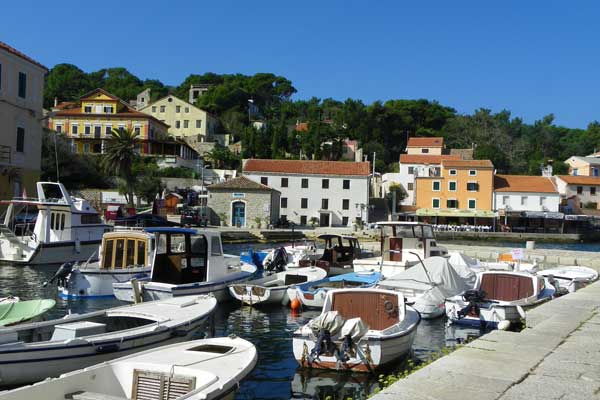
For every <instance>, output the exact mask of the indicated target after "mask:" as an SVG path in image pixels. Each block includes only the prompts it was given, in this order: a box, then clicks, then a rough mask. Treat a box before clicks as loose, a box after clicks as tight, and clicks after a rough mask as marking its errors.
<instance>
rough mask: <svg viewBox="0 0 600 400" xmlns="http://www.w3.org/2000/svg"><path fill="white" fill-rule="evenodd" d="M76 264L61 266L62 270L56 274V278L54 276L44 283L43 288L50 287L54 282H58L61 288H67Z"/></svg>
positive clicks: (70, 263) (68, 263)
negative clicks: (68, 278)
mask: <svg viewBox="0 0 600 400" xmlns="http://www.w3.org/2000/svg"><path fill="white" fill-rule="evenodd" d="M75 264H76V262H75V261H67V262H66V263H64V264H63V265H61V266H60V268H59V269H58V270H57V271H56V273H55V274H54V276H52V278H50V280H49V281H47V282H44V284H43V285H42V286H44V287H46V285H48V284H49V283H53V282H54V281H56V282H57V284H58V285H59V286H66V283H67V277H68V276H69V274H70V273H71V272H72V271H73V267H74V266H75Z"/></svg>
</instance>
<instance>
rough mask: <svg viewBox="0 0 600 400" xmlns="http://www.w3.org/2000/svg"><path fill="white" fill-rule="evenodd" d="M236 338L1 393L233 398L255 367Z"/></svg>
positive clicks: (58, 399)
mask: <svg viewBox="0 0 600 400" xmlns="http://www.w3.org/2000/svg"><path fill="white" fill-rule="evenodd" d="M256 360H257V355H256V348H255V347H254V345H253V344H252V343H250V342H248V341H246V340H244V339H241V338H236V337H222V338H213V339H202V340H194V341H191V342H185V343H177V344H171V345H168V346H162V347H159V348H157V349H152V350H147V351H144V352H141V353H137V354H133V355H130V356H126V357H122V358H119V359H117V360H113V361H108V362H104V363H101V364H98V365H94V366H92V367H88V368H85V369H81V370H78V371H73V372H70V373H67V374H64V375H61V376H60V377H59V378H55V379H47V380H44V381H42V382H39V383H36V384H34V385H31V386H24V387H21V388H18V389H14V390H11V391H8V392H3V393H2V394H0V398H1V399H5V400H31V399H45V400H63V399H80V400H81V399H88V400H89V399H105V400H126V399H140V400H141V399H173V400H176V399H182V400H183V399H187V400H201V399H202V400H207V399H233V398H234V395H235V392H236V391H237V389H238V387H239V383H240V381H241V380H242V379H244V377H246V376H247V375H248V374H250V372H252V369H253V368H254V366H255V365H256Z"/></svg>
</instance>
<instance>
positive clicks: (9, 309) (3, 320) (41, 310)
mask: <svg viewBox="0 0 600 400" xmlns="http://www.w3.org/2000/svg"><path fill="white" fill-rule="evenodd" d="M15 299H16V300H15ZM55 304H56V301H54V300H51V299H42V300H25V301H20V300H19V299H18V298H15V297H11V298H6V299H4V301H2V302H0V326H10V325H16V324H21V323H23V322H30V321H35V320H38V319H39V318H40V317H41V316H42V315H44V314H45V313H46V312H48V311H49V310H50V309H51V308H52V307H54V305H55Z"/></svg>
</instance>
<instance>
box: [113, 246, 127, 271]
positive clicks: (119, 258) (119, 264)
mask: <svg viewBox="0 0 600 400" xmlns="http://www.w3.org/2000/svg"><path fill="white" fill-rule="evenodd" d="M115 242H116V243H117V248H116V250H115V263H114V268H115V269H116V268H123V253H124V251H125V239H117V240H115Z"/></svg>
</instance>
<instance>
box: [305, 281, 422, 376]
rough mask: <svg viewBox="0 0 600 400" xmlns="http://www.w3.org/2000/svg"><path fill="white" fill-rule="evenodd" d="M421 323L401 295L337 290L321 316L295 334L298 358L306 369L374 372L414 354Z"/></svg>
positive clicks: (387, 291)
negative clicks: (416, 336) (411, 351)
mask: <svg viewBox="0 0 600 400" xmlns="http://www.w3.org/2000/svg"><path fill="white" fill-rule="evenodd" d="M420 321H421V316H420V315H419V313H418V312H417V311H415V310H414V309H413V308H412V307H410V306H407V305H406V303H405V300H404V297H403V296H402V294H401V293H399V292H394V291H391V290H383V289H372V288H362V289H361V288H359V289H337V290H331V291H329V292H328V293H327V298H326V299H325V304H324V305H323V311H322V313H321V315H320V316H319V317H317V318H315V319H312V320H311V321H309V322H308V323H307V324H306V325H304V326H303V327H301V328H300V329H298V330H296V331H295V332H294V337H293V349H294V357H295V358H296V360H297V361H298V363H299V364H300V365H301V366H303V367H305V368H322V369H336V370H352V371H359V372H370V371H373V370H375V369H376V368H378V367H380V366H383V365H385V364H389V363H390V362H392V361H396V360H398V359H399V358H402V357H404V356H406V355H407V354H408V352H409V351H410V349H411V347H412V344H413V341H414V338H415V335H416V332H417V327H418V326H419V323H420Z"/></svg>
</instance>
